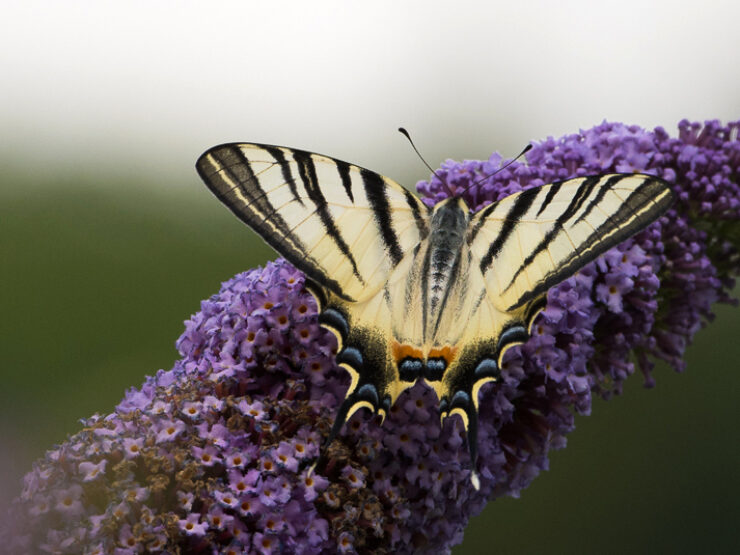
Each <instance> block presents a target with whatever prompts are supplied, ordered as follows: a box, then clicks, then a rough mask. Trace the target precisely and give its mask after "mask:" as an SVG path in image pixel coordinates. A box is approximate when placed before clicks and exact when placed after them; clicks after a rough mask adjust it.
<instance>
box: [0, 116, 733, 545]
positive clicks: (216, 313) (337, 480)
mask: <svg viewBox="0 0 740 555" xmlns="http://www.w3.org/2000/svg"><path fill="white" fill-rule="evenodd" d="M738 128H740V122H738V123H733V124H730V125H728V126H722V125H720V124H719V123H718V122H708V123H706V124H704V125H699V124H691V123H688V122H682V123H681V124H680V125H679V131H680V132H679V137H678V138H671V137H669V136H668V134H667V133H666V132H665V131H663V130H662V129H656V130H655V131H653V132H647V131H645V130H643V129H640V128H638V127H629V126H625V125H622V124H610V123H604V124H602V125H599V126H597V127H595V128H593V129H589V130H586V131H582V132H581V133H578V134H575V135H570V136H566V137H563V138H560V139H552V138H550V139H547V140H545V141H543V142H541V143H539V144H537V145H535V146H534V148H533V149H532V150H531V151H530V152H529V153H528V155H527V162H526V163H524V162H514V163H513V164H511V165H510V166H509V167H507V168H506V169H505V170H503V171H500V172H498V173H496V174H495V175H494V176H492V177H490V174H492V173H493V172H494V171H495V170H497V169H498V168H499V167H500V166H501V162H502V160H501V158H500V157H499V156H498V155H494V156H492V157H491V158H490V159H489V160H487V161H465V162H462V163H459V162H451V161H450V162H447V163H445V164H444V165H443V166H442V168H441V169H440V170H439V172H438V176H435V177H434V178H432V180H431V181H430V182H428V183H427V182H422V183H420V184H419V190H420V191H421V192H422V194H423V195H424V196H425V199H426V201H427V202H429V203H430V204H434V203H435V202H437V201H439V200H441V199H442V198H444V197H445V196H446V195H447V194H448V193H447V188H449V189H451V190H452V191H453V193H454V192H456V191H465V192H464V197H465V199H466V201H467V202H468V204H469V205H470V206H471V208H473V209H479V208H480V207H481V206H484V205H485V204H488V203H490V202H492V201H495V200H498V199H500V198H502V197H504V196H506V195H509V194H511V193H514V192H516V191H520V190H522V189H527V188H530V187H536V186H539V185H542V184H544V183H548V182H551V181H556V180H558V179H564V178H568V177H573V176H577V175H586V174H596V173H606V172H613V171H619V172H631V171H640V172H645V173H652V174H656V175H660V176H662V177H663V178H665V179H666V180H667V181H669V183H671V184H672V186H673V188H674V190H675V192H676V193H677V197H678V201H677V203H676V205H675V206H674V207H673V208H672V209H671V210H670V211H669V213H667V214H666V215H665V216H664V217H662V218H661V219H660V220H659V221H657V222H655V223H654V224H653V225H652V226H650V227H649V228H648V229H646V230H645V231H643V232H642V233H640V234H639V235H638V236H636V237H634V238H632V239H631V240H629V241H626V242H625V243H623V244H622V245H620V246H618V247H616V248H614V249H612V250H611V251H609V252H608V253H606V254H605V255H604V256H602V257H601V258H599V259H598V260H596V261H595V262H593V263H592V264H589V265H588V266H586V267H585V268H583V269H582V270H581V271H579V272H578V273H577V274H576V275H575V276H573V277H571V278H570V279H568V280H566V281H564V282H563V283H561V284H560V285H558V286H556V287H554V288H553V289H552V290H551V291H550V292H549V294H548V304H547V307H546V309H545V310H544V311H543V312H542V314H541V315H540V316H539V317H538V319H537V320H536V322H535V325H534V328H533V334H532V338H531V339H530V340H529V341H528V342H527V343H526V344H524V345H522V346H520V347H517V348H512V349H510V350H509V351H508V352H507V355H506V357H505V360H504V364H503V368H502V380H501V381H500V382H498V383H495V384H488V385H486V386H484V387H483V388H482V390H481V394H480V424H479V432H478V436H479V452H480V457H479V468H478V471H479V474H480V477H481V489H480V491H476V490H475V489H473V487H472V485H471V483H470V479H469V477H470V463H469V460H468V454H467V450H466V449H465V444H464V443H465V439H464V434H463V433H462V432H463V430H462V425H461V423H460V422H459V421H458V420H457V419H455V418H450V419H448V420H447V421H445V424H444V426H441V425H440V422H439V418H438V408H437V404H438V402H437V399H436V397H435V395H434V393H433V391H432V390H431V389H429V388H427V387H425V386H424V385H422V384H417V386H415V387H413V388H412V389H410V390H408V391H407V392H405V393H404V394H403V395H402V396H401V397H400V398H399V399H398V400H397V402H396V403H395V405H394V406H393V407H392V409H391V411H390V414H389V415H388V418H387V419H386V421H385V422H384V423H383V424H382V425H381V424H380V422H379V420H378V419H377V418H370V417H368V415H367V414H365V412H364V411H360V412H359V413H358V414H356V415H354V416H353V417H352V418H351V419H350V420H349V422H348V423H347V425H346V426H345V428H344V430H343V432H342V434H340V437H339V439H338V440H337V441H335V442H334V443H333V444H332V445H331V446H330V448H329V450H328V452H327V454H326V459H327V462H326V465H325V466H323V467H319V469H318V470H317V471H315V472H313V473H309V468H310V467H311V465H312V464H313V463H314V462H315V461H316V458H317V456H318V451H319V445H320V443H321V441H322V438H323V437H325V436H326V434H327V433H328V431H329V429H330V427H331V424H332V421H333V417H334V413H335V411H336V409H337V407H338V406H339V404H340V403H341V401H342V399H343V397H344V392H345V390H346V388H347V386H348V384H349V379H348V376H347V375H346V373H345V372H344V371H343V370H341V369H339V368H338V367H337V366H336V364H335V361H334V354H335V353H336V349H337V345H336V341H335V339H334V337H333V335H331V334H330V333H328V332H327V331H325V330H323V329H322V328H320V327H319V326H318V324H317V314H316V305H315V303H314V301H313V299H312V298H311V297H310V296H309V295H308V294H307V293H306V292H305V290H304V288H303V276H302V275H301V274H300V273H299V272H298V271H297V270H295V269H294V268H293V267H292V266H290V265H289V264H288V263H286V262H284V261H281V260H279V261H277V262H275V263H271V264H268V265H267V267H265V268H264V269H257V270H252V271H249V272H245V273H243V274H239V275H237V276H236V277H234V278H233V279H231V280H230V281H228V282H226V283H224V284H223V287H222V289H221V291H220V292H219V293H218V294H217V295H214V296H213V297H212V298H210V299H209V300H207V301H204V302H203V303H202V305H201V310H200V312H198V313H197V314H195V315H194V316H193V317H192V318H191V319H190V320H189V321H188V322H187V323H186V330H185V333H184V334H183V335H182V337H180V339H179V340H178V342H177V347H178V349H179V351H180V354H181V355H182V358H181V359H180V360H179V361H177V362H176V363H175V366H174V368H173V369H172V370H170V371H160V372H158V373H157V374H156V375H155V376H154V377H151V378H148V379H147V381H146V382H145V383H144V385H143V386H142V387H141V388H139V389H131V390H130V391H128V392H127V394H126V396H125V398H124V400H123V401H122V402H121V403H120V405H119V406H118V407H116V410H115V411H114V412H113V413H111V414H110V415H108V416H105V417H104V416H93V417H92V418H89V419H87V420H86V421H85V422H84V424H85V425H84V428H83V429H82V431H80V432H79V433H77V434H76V435H74V436H72V437H70V438H69V439H68V440H67V441H66V442H65V443H64V444H62V445H59V446H57V447H56V448H55V449H53V450H51V451H49V452H48V453H47V454H46V456H45V457H44V459H43V460H40V461H38V462H37V463H36V464H35V465H34V467H33V470H32V471H31V472H29V473H28V475H27V476H26V478H25V484H24V489H23V492H22V494H21V496H20V498H19V499H18V500H17V502H16V504H15V506H14V507H13V512H12V514H11V515H10V519H9V522H10V528H9V530H13V531H14V532H15V533H14V534H13V537H14V539H13V540H12V541H13V542H14V543H6V545H5V547H6V548H10V552H17V553H21V552H36V551H42V552H54V553H90V554H92V553H101V554H102V553H117V554H121V555H123V554H132V553H144V552H151V553H158V552H176V551H180V552H187V553H212V552H223V553H243V552H259V553H270V552H281V553H320V552H342V553H352V552H360V553H369V552H372V553H391V552H392V553H404V552H447V551H449V549H450V547H451V546H452V545H454V544H456V543H459V542H460V541H461V539H462V534H463V530H464V526H465V524H466V523H467V520H468V519H469V517H470V516H473V515H475V514H477V513H478V512H480V510H481V509H482V508H483V506H484V505H485V503H486V502H487V501H488V500H490V499H492V498H495V497H498V496H501V495H517V494H518V492H519V491H520V490H521V489H522V488H525V487H526V486H527V485H528V484H529V483H530V482H531V480H532V479H533V478H534V477H535V476H536V475H537V474H538V473H539V472H540V471H541V470H543V469H545V468H547V460H548V459H547V457H548V452H549V450H550V449H551V448H560V447H563V446H564V445H565V436H566V434H567V433H568V432H570V431H571V430H572V429H573V423H574V414H575V413H580V414H585V413H588V412H589V410H590V406H591V395H592V393H597V394H601V395H609V394H611V393H613V392H618V391H619V390H620V386H621V383H622V381H623V380H624V379H625V378H626V377H627V376H629V375H630V374H632V373H633V372H634V369H635V363H636V364H637V365H638V366H639V367H640V369H641V370H642V372H643V373H644V374H645V376H646V379H647V381H648V383H651V382H652V378H651V370H652V367H653V362H652V361H653V360H655V359H664V360H666V361H668V362H669V363H670V364H671V365H673V366H674V367H675V368H676V369H677V370H681V369H683V362H682V359H681V357H682V355H683V352H684V348H685V346H686V344H687V343H688V342H689V341H690V340H691V338H692V336H693V334H694V333H695V332H696V331H697V329H699V328H700V327H701V326H702V324H703V323H704V322H706V321H707V320H708V319H709V318H711V305H712V303H714V302H716V301H729V300H730V297H729V289H730V288H731V287H732V285H733V283H734V282H733V276H735V275H737V273H738V269H739V268H740V257H738V252H740V251H739V250H738V247H739V246H740V234H739V233H738V230H740V227H738V226H740V224H739V222H740V186H739V185H738V175H739V174H740V141H738ZM487 176H489V177H487ZM440 179H443V180H444V181H445V182H446V186H444V185H443V184H442V182H441V181H440ZM632 361H634V362H632ZM9 535H11V534H10V533H9V532H6V533H5V534H4V537H8V536H9Z"/></svg>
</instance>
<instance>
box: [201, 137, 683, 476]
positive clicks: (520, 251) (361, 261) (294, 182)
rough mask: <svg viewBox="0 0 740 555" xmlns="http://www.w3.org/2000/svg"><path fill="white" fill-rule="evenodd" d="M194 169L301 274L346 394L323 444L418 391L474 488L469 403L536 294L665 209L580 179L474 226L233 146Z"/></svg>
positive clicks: (303, 164)
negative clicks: (356, 419) (420, 385)
mask: <svg viewBox="0 0 740 555" xmlns="http://www.w3.org/2000/svg"><path fill="white" fill-rule="evenodd" d="M196 168H197V170H198V173H199V174H200V176H201V178H202V179H203V180H204V181H205V183H206V185H207V186H208V187H209V189H210V190H211V191H212V192H213V193H214V194H215V195H216V197H218V198H219V200H221V202H223V203H224V204H225V205H226V206H227V207H228V208H229V209H230V210H231V211H232V212H233V213H234V214H236V216H237V217H238V218H239V219H241V220H242V221H243V222H244V223H246V224H247V225H248V226H250V227H251V228H252V229H253V230H254V231H256V232H257V233H258V234H259V235H260V236H261V237H262V238H263V239H264V240H265V242H267V244H269V245H270V246H271V247H273V248H274V249H275V250H276V251H277V252H278V253H279V254H280V255H281V256H283V257H284V258H285V259H287V260H288V261H289V262H291V263H292V264H293V265H294V266H295V267H296V268H298V269H299V270H301V271H302V272H303V273H304V274H305V276H306V288H307V289H308V291H309V292H310V293H311V294H312V295H313V296H314V297H315V299H316V302H317V305H318V309H319V323H320V324H321V325H322V326H323V327H325V328H326V329H328V330H330V331H331V332H333V333H334V335H336V337H337V341H338V353H337V355H336V361H337V363H338V364H339V365H340V366H341V367H343V368H344V369H346V370H347V372H349V374H350V376H351V383H350V386H349V388H348V390H347V392H346V396H345V399H344V400H343V402H342V404H341V405H340V407H339V410H338V412H337V415H336V418H335V420H334V424H333V426H332V429H331V432H330V434H329V436H328V437H327V440H326V443H325V444H324V445H325V446H328V445H329V444H330V443H331V442H332V441H333V440H334V438H335V437H336V435H337V434H338V433H339V431H340V430H341V428H342V426H343V425H344V423H345V422H346V421H347V420H348V419H349V418H350V417H351V416H352V414H354V413H355V411H357V410H358V409H361V408H368V409H370V410H371V411H373V412H374V413H379V414H380V415H381V417H382V418H384V417H385V416H386V414H387V413H388V411H389V410H390V407H391V406H392V405H393V403H394V402H395V400H396V399H397V398H398V396H399V395H400V394H401V392H403V391H404V390H405V389H407V388H409V387H411V386H412V385H414V384H415V383H416V382H417V381H419V380H422V381H424V382H425V383H426V384H428V385H429V386H430V387H431V388H432V389H434V391H435V392H436V394H437V397H438V398H439V409H440V416H441V419H442V420H444V419H445V418H447V417H449V416H452V415H459V416H460V417H461V418H462V422H463V424H464V427H465V430H466V434H467V444H468V450H469V452H470V457H471V461H472V465H473V470H472V473H471V479H472V481H473V485H474V486H475V487H476V488H478V487H479V478H478V476H477V474H476V473H475V464H476V461H477V426H478V394H479V391H480V388H481V386H482V385H483V384H485V383H487V382H495V381H497V380H499V379H500V372H501V360H502V357H503V356H504V353H505V352H506V350H507V349H509V348H511V347H512V346H514V345H518V344H521V343H523V342H525V341H526V340H527V338H528V337H529V331H530V328H531V326H532V322H533V320H534V318H535V316H536V315H537V314H538V313H539V312H540V311H541V310H542V309H543V308H544V306H545V302H546V295H547V291H548V290H549V289H550V288H551V287H552V286H554V285H557V284H558V283H559V282H561V281H563V280H564V279H566V278H568V277H570V276H572V275H573V274H574V273H576V272H577V271H578V270H579V269H580V268H582V267H583V266H584V265H585V264H587V263H588V262H590V261H592V260H594V259H595V258H596V257H598V256H599V255H600V254H602V253H603V252H605V251H606V250H608V249H609V248H611V247H613V246H615V245H617V244H618V243H620V242H621V241H623V240H625V239H627V238H628V237H630V236H631V235H633V234H635V233H637V232H638V231H640V230H642V229H644V228H645V227H646V226H648V225H649V224H650V223H652V222H653V221H654V220H655V219H656V218H658V217H659V216H660V215H661V214H663V213H664V212H665V210H667V208H668V207H669V206H670V204H671V202H672V200H673V194H672V192H671V190H670V189H669V187H668V185H667V184H666V183H665V181H663V180H662V179H660V178H658V177H654V176H650V175H643V174H608V175H598V176H590V177H578V178H575V179H569V180H566V181H560V182H556V183H552V184H549V185H544V186H541V187H535V188H531V189H527V190H524V191H521V192H519V193H516V194H513V195H511V196H508V197H506V198H503V199H501V200H499V201H498V202H494V203H492V204H489V205H488V206H485V207H484V208H482V209H480V210H478V211H477V212H475V213H471V211H470V209H469V208H468V206H467V205H466V204H465V202H464V201H463V199H462V198H461V196H459V195H454V196H451V197H450V198H448V199H446V200H443V201H441V202H439V203H438V204H436V205H435V206H434V207H433V208H429V207H428V206H427V205H426V204H424V203H423V202H422V201H421V199H419V198H418V197H417V196H415V195H414V194H413V193H411V192H410V191H408V190H407V189H404V188H403V187H402V186H401V185H399V184H398V183H396V182H394V181H392V180H390V179H388V178H387V177H383V176H382V175H379V174H377V173H375V172H372V171H370V170H367V169H364V168H361V167H359V166H356V165H353V164H349V163H347V162H343V161H341V160H336V159H334V158H330V157H328V156H322V155H320V154H315V153H311V152H306V151H303V150H298V149H293V148H286V147H280V146H272V145H265V144H251V143H234V144H224V145H220V146H216V147H213V148H211V149H210V150H208V151H206V152H205V153H204V154H203V155H202V156H201V157H200V158H199V159H198V161H197V164H196Z"/></svg>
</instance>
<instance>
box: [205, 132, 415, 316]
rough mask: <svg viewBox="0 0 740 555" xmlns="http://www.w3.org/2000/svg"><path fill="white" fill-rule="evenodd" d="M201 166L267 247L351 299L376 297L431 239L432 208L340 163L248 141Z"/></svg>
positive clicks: (216, 151)
mask: <svg viewBox="0 0 740 555" xmlns="http://www.w3.org/2000/svg"><path fill="white" fill-rule="evenodd" d="M196 167H197V170H198V173H199V174H200V176H201V177H202V178H203V181H205V183H206V185H208V187H209V188H210V189H211V191H212V192H213V193H214V194H215V195H216V196H217V197H218V198H219V199H220V200H221V202H223V203H224V204H226V206H227V207H228V208H229V209H230V210H231V211H232V212H233V213H234V214H236V215H237V216H238V217H239V218H240V219H241V220H242V221H244V222H245V223H246V224H247V225H249V226H250V227H251V228H252V229H254V230H255V231H256V232H257V233H258V234H259V235H261V236H262V238H263V239H264V240H265V242H267V243H268V244H269V245H270V246H271V247H273V248H274V249H275V250H276V251H278V253H280V254H281V255H282V256H283V257H285V258H286V259H287V260H289V261H290V262H291V263H292V264H293V265H295V266H296V267H297V268H298V269H300V270H301V271H302V272H303V273H305V274H306V275H307V276H308V277H309V278H310V279H311V280H313V281H314V282H315V283H317V284H318V285H319V286H321V287H324V288H326V289H327V290H329V291H331V292H332V293H333V294H335V295H337V296H338V297H340V298H342V299H344V300H346V301H362V300H365V299H367V298H369V297H371V296H373V295H374V294H375V293H376V292H377V291H378V290H379V289H380V288H381V287H382V286H383V284H384V283H385V282H386V280H387V279H388V275H389V273H390V272H391V270H392V269H393V268H394V267H395V266H396V265H397V264H398V263H399V262H400V261H401V259H402V258H403V257H404V255H405V254H406V253H407V252H409V251H410V250H412V249H413V248H414V247H415V246H416V245H418V244H419V242H420V241H421V240H423V238H424V237H426V235H427V233H428V228H429V225H428V221H427V220H428V209H427V207H426V206H425V205H424V204H423V203H422V202H421V201H420V200H419V199H418V198H417V197H416V196H414V195H413V194H411V193H410V192H409V191H407V190H406V189H404V188H403V187H401V186H400V185H398V184H397V183H395V182H394V181H391V180H390V179H388V178H386V177H383V176H381V175H379V174H377V173H374V172H371V171H369V170H366V169H363V168H360V167H358V166H354V165H352V164H348V163H346V162H342V161H341V160H335V159H333V158H329V157H326V156H321V155H319V154H313V153H310V152H305V151H302V150H296V149H290V148H285V147H278V146H271V145H260V144H247V143H244V144H226V145H221V146H217V147H214V148H212V149H210V150H208V151H207V152H205V153H204V154H203V155H202V156H201V157H200V158H199V159H198V162H197V164H196Z"/></svg>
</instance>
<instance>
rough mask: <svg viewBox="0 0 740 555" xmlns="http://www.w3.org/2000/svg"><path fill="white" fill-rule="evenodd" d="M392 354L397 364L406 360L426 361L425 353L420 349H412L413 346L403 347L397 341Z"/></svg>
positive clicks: (393, 345) (392, 346) (392, 348)
mask: <svg viewBox="0 0 740 555" xmlns="http://www.w3.org/2000/svg"><path fill="white" fill-rule="evenodd" d="M391 354H392V355H393V360H395V361H396V364H398V363H399V362H401V361H402V360H403V359H405V358H418V359H419V360H424V353H423V352H422V351H421V349H419V348H418V347H412V346H411V345H401V344H400V343H396V342H395V341H394V342H393V344H392V345H391Z"/></svg>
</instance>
